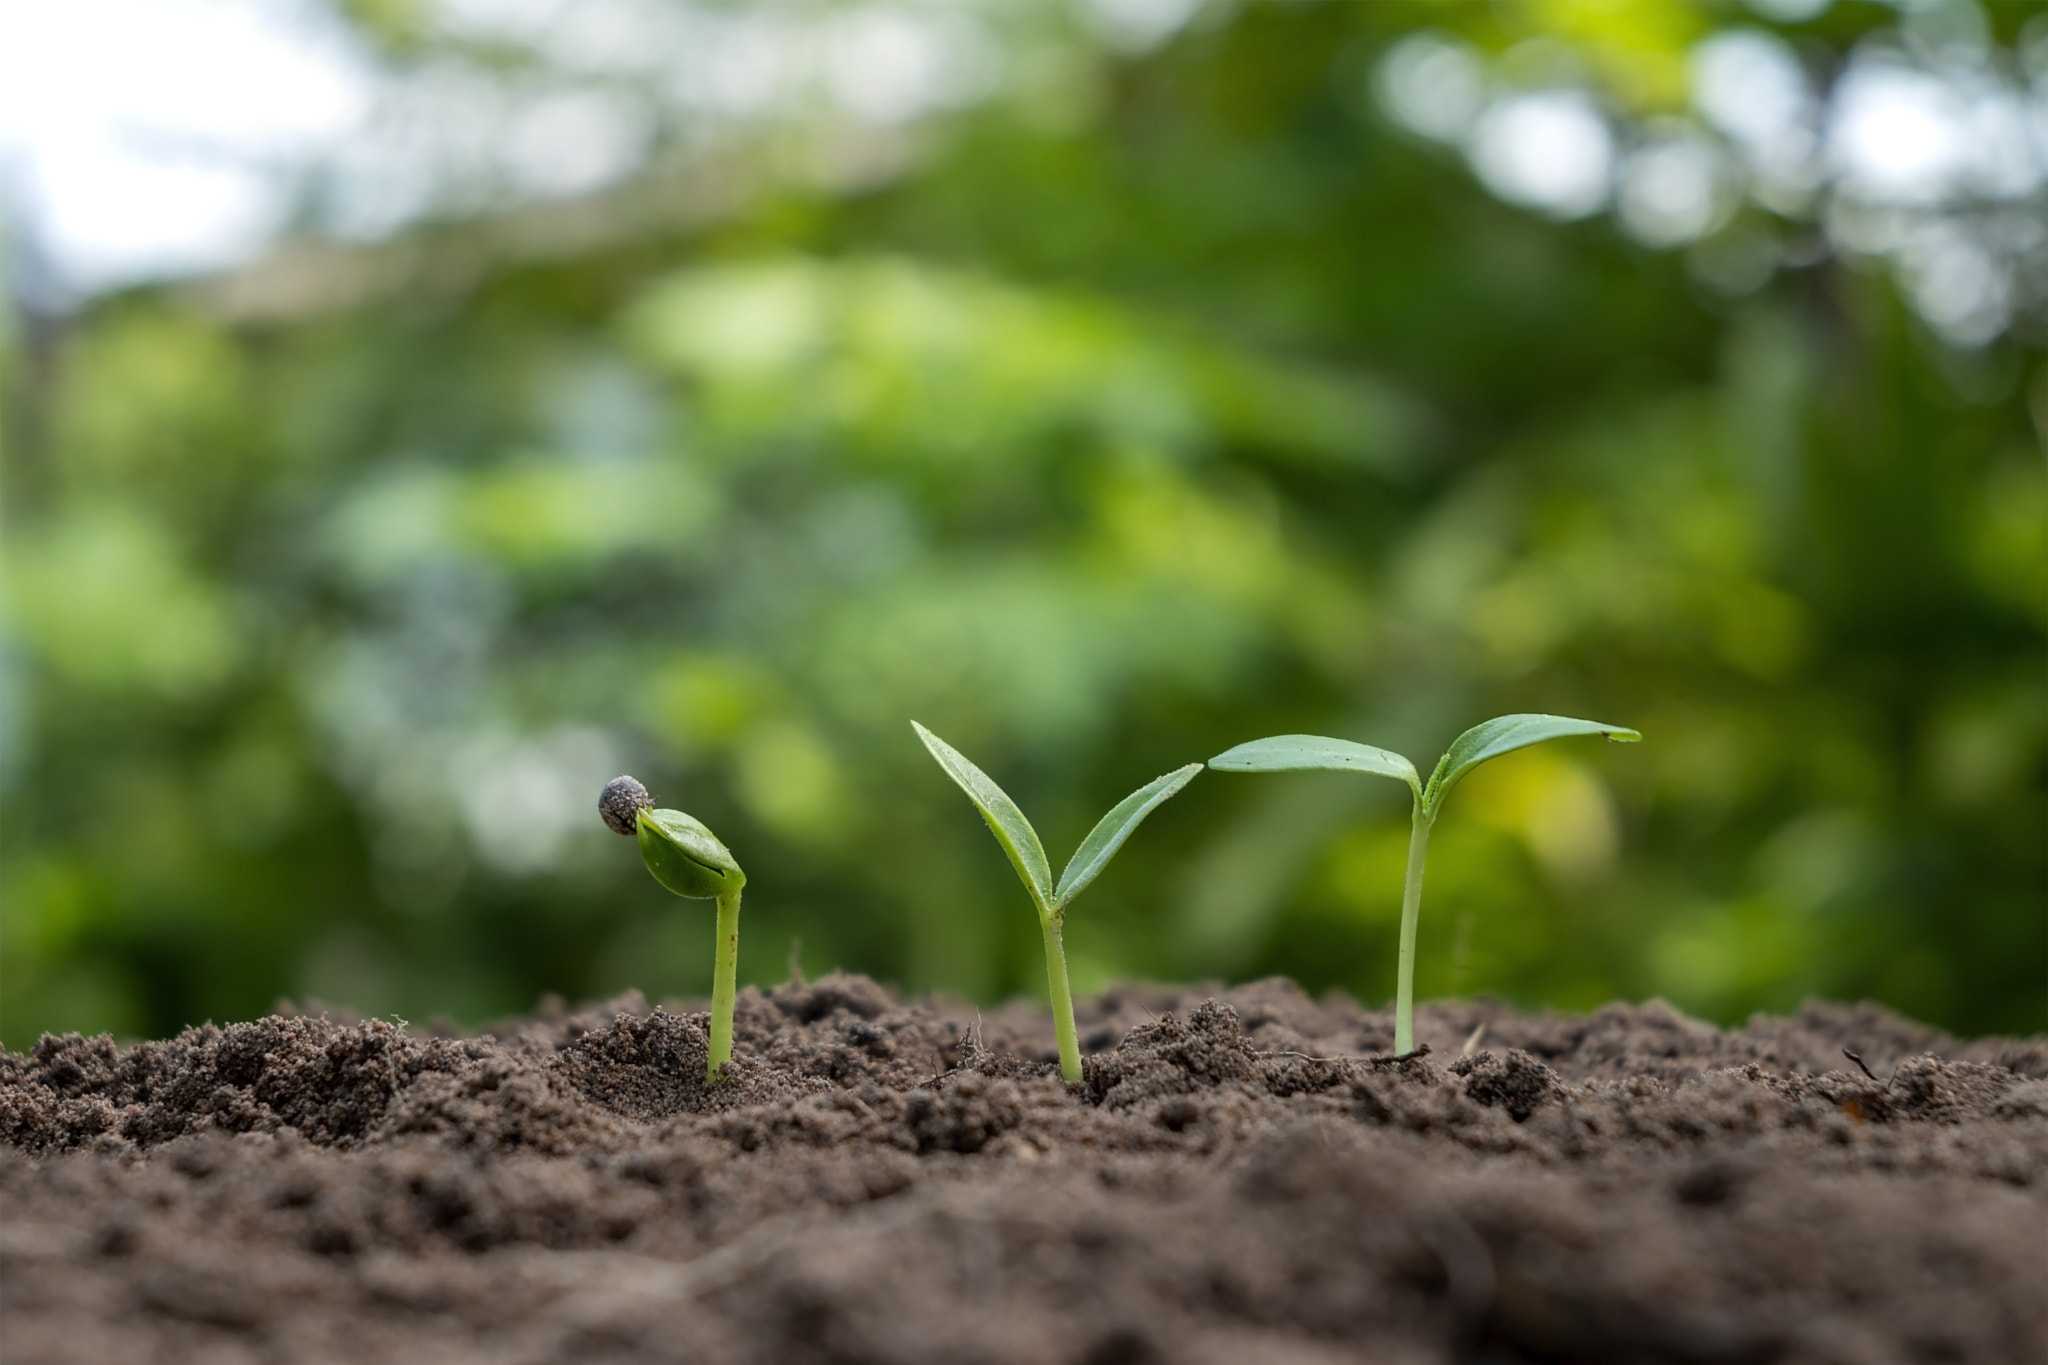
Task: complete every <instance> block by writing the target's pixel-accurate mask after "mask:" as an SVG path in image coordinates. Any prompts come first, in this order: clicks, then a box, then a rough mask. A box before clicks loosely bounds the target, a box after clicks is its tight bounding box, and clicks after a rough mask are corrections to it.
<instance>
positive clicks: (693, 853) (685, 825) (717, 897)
mask: <svg viewBox="0 0 2048 1365" xmlns="http://www.w3.org/2000/svg"><path fill="white" fill-rule="evenodd" d="M597 809H598V813H599V814H601V815H602V816H604V822H605V823H606V824H607V825H610V826H611V827H612V828H613V829H614V830H616V831H617V832H619V833H620V834H623V835H625V836H627V837H628V838H634V837H637V838H638V839H639V841H640V860H641V861H642V862H644V863H646V864H647V870H648V871H649V872H652V873H653V874H654V880H656V881H658V882H660V883H661V884H662V885H663V886H665V887H667V888H668V889H669V890H671V891H673V892H675V893H676V894H677V895H678V896H685V897H688V898H689V899H691V900H712V901H717V902H718V956H717V960H716V963H715V965H714V966H713V968H712V973H711V1050H710V1053H709V1055H708V1056H707V1057H706V1058H705V1062H704V1084H705V1085H707V1086H711V1085H716V1084H717V1083H718V1072H719V1069H720V1068H722V1067H723V1066H724V1065H725V1064H726V1063H727V1062H729V1061H731V1060H732V1006H733V997H734V995H735V994H736V993H737V989H736V982H737V978H738V975H739V963H740V888H741V887H743V886H745V885H746V884H747V874H746V873H744V872H742V871H740V865H739V864H738V863H737V862H734V861H733V856H732V854H730V853H728V852H727V851H726V847H725V845H724V844H721V843H719V842H718V838H717V836H716V835H714V834H712V832H711V831H710V830H708V829H706V828H704V826H703V824H702V823H700V822H699V821H698V820H696V819H695V818H694V817H692V816H688V815H685V814H683V813H682V812H681V811H679V810H656V809H655V808H654V798H653V797H651V796H649V795H648V794H647V788H645V787H643V786H641V785H640V784H639V783H638V782H637V781H635V780H634V779H632V778H630V777H615V778H613V779H612V780H611V781H609V782H607V783H605V787H604V793H603V794H602V795H600V796H599V797H598V798H597Z"/></svg>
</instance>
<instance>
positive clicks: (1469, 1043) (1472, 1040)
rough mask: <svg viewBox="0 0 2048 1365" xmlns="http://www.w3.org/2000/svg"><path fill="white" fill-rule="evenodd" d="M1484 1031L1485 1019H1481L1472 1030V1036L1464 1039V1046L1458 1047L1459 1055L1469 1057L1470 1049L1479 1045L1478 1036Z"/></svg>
mask: <svg viewBox="0 0 2048 1365" xmlns="http://www.w3.org/2000/svg"><path fill="white" fill-rule="evenodd" d="M1485 1032H1486V1021H1485V1020H1484V1019H1481V1020H1480V1021H1479V1027H1478V1028H1475V1029H1473V1030H1472V1036H1471V1037H1469V1038H1467V1039H1466V1040H1465V1046H1463V1047H1461V1048H1459V1049H1458V1055H1459V1056H1460V1057H1470V1056H1471V1055H1472V1049H1473V1048H1475V1047H1478V1046H1479V1039H1480V1037H1481V1036H1482V1035H1483V1034H1484V1033H1485Z"/></svg>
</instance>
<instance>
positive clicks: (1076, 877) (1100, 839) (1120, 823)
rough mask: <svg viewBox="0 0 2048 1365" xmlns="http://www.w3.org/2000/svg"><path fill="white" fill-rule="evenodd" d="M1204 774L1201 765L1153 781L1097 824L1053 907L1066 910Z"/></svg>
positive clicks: (1064, 876)
mask: <svg viewBox="0 0 2048 1365" xmlns="http://www.w3.org/2000/svg"><path fill="white" fill-rule="evenodd" d="M1200 771H1202V765H1201V764H1199V763H1190V764H1188V766H1187V767H1185V768H1176V769H1174V771H1172V772H1170V773H1168V774H1166V776H1164V777H1155V778H1153V779H1152V780H1151V781H1150V782H1147V783H1146V784H1145V785H1144V786H1142V787H1140V788H1138V789H1137V790H1136V791H1134V792H1132V793H1131V794H1130V795H1129V796H1126V797H1125V798H1124V799H1123V800H1121V801H1119V802H1117V803H1116V806H1115V808H1114V809H1112V810H1111V811H1110V812H1109V814H1107V815H1105V816H1103V817H1102V818H1101V819H1100V820H1098V821H1096V823H1095V828H1094V829H1091V830H1089V831H1088V837H1087V838H1085V839H1083V840H1082V841H1081V846H1080V847H1079V848H1077V849H1075V850H1074V856H1073V857H1072V858H1069V859H1068V860H1067V870H1066V871H1064V872H1062V873H1060V885H1059V890H1058V891H1057V892H1056V893H1055V894H1054V896H1053V903H1054V904H1056V905H1057V906H1059V907H1060V908H1061V909H1062V910H1064V909H1065V908H1066V906H1067V903H1068V902H1069V901H1071V900H1073V899H1074V897H1076V896H1078V895H1080V894H1081V888H1083V887H1085V886H1086V885H1088V883H1090V882H1092V881H1094V880H1095V878H1096V877H1097V876H1098V875H1100V874H1101V872H1102V869H1103V868H1105V867H1108V866H1109V860H1110V859H1111V858H1114V857H1115V856H1116V851H1117V850H1118V849H1120V848H1122V847H1123V846H1124V840H1126V839H1128V838H1130V837H1131V831H1132V830H1135V829H1136V828H1137V827H1138V826H1139V825H1140V824H1141V823H1143V822H1144V819H1145V817H1146V816H1148V815H1150V814H1151V813H1152V812H1153V811H1155V810H1157V809H1158V808H1159V807H1160V806H1162V805H1164V804H1165V803H1166V800H1167V798H1169V797H1171V796H1172V795H1173V794H1174V793H1175V792H1178V791H1179V790H1180V789H1181V788H1182V787H1185V786H1186V785H1187V784H1188V783H1190V782H1192V781H1194V780H1195V774H1196V773H1199V772H1200Z"/></svg>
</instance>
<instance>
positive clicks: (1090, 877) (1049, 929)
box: [910, 721, 1202, 1085]
mask: <svg viewBox="0 0 2048 1365" xmlns="http://www.w3.org/2000/svg"><path fill="white" fill-rule="evenodd" d="M910 724H911V728H912V729H914V730H916V731H917V737H918V738H919V739H921V740H923V741H924V747H925V748H927V749H929V750H931V755H932V757H933V758H935V759H937V760H938V762H939V766H940V767H941V768H943V769H945V772H946V776H948V777H950V778H952V779H953V781H954V783H955V784H956V785H957V786H958V787H959V788H960V790H961V791H963V792H966V793H967V799H968V800H969V801H972V802H973V803H974V808H975V809H976V810H978V811H980V812H981V818H982V819H984V820H986V821H988V827H989V832H990V833H992V834H994V835H995V836H996V842H997V843H998V844H1000V845H1002V849H1003V852H1004V853H1007V854H1008V855H1009V857H1010V865H1011V866H1012V867H1014V868H1016V869H1017V877H1018V880H1020V881H1022V882H1023V883H1024V889H1025V890H1026V891H1028V892H1030V893H1031V903H1032V904H1033V905H1034V906H1036V907H1037V908H1038V927H1039V929H1040V931H1041V932H1042V933H1043V934H1044V937H1045V980H1046V986H1047V988H1048V989H1049V990H1050V992H1051V994H1052V1025H1053V1031H1054V1032H1055V1033H1056V1034H1058V1035H1059V1045H1060V1075H1061V1076H1062V1077H1064V1078H1065V1079H1066V1081H1067V1082H1068V1084H1070V1085H1071V1084H1078V1083H1079V1082H1080V1080H1081V1046H1080V1042H1079V1040H1078V1038H1077V1036H1076V1034H1075V1032H1074V997H1073V992H1072V991H1071V990H1070V989H1069V988H1068V986H1067V953H1066V948H1065V946H1064V944H1063V942H1062V940H1061V937H1060V934H1061V930H1063V929H1064V928H1065V927H1066V920H1067V907H1068V906H1069V905H1071V904H1073V901H1074V897H1076V896H1078V895H1080V894H1081V892H1082V890H1083V889H1085V888H1086V887H1087V885H1088V884H1089V883H1090V882H1092V881H1094V880H1095V879H1096V877H1098V876H1099V875H1101V872H1102V869H1103V868H1105V867H1107V866H1109V860H1110V859H1111V858H1114V857H1115V856H1116V851H1117V850H1118V849H1120V848H1122V847H1123V846H1124V840H1126V839H1128V838H1130V837H1131V831H1133V830H1135V829H1136V828H1137V827H1138V826H1139V824H1141V823H1142V822H1143V821H1144V819H1145V817H1146V816H1148V815H1150V814H1151V813H1152V812H1153V811H1155V810H1157V809H1159V807H1160V805H1161V804H1163V803H1164V802H1165V801H1166V800H1167V798H1168V797H1171V796H1172V795H1173V794H1174V793H1175V792H1177V791H1179V790H1180V789H1181V788H1182V787H1185V786H1186V785H1187V784H1188V783H1190V782H1192V781H1194V780H1195V775H1196V774H1197V773H1199V772H1201V771H1202V765H1201V764H1199V763H1190V764H1188V765H1187V766H1186V767H1185V768H1176V769H1175V770H1174V771H1172V772H1170V773H1168V774H1166V775H1165V776H1164V777H1158V778H1154V779H1153V780H1152V781H1150V782H1147V783H1146V784H1145V785H1144V786H1142V787H1140V788H1138V789H1137V790H1136V791H1134V792H1132V793H1131V794H1130V795H1129V796H1126V797H1125V798H1124V799H1123V800H1121V801H1119V802H1117V804H1116V806H1115V807H1114V808H1113V809H1112V810H1111V811H1110V812H1109V814H1107V815H1105V816H1103V817H1102V819H1101V820H1100V821H1098V822H1097V823H1096V825H1095V828H1094V829H1092V830H1090V831H1089V832H1088V837H1087V838H1085V839H1083V840H1082V841H1081V846H1080V848H1078V849H1076V850H1075V851H1074V856H1073V857H1072V858H1071V859H1069V860H1068V862H1067V867H1066V870H1065V871H1064V872H1062V873H1060V879H1059V881H1058V883H1057V884H1055V883H1054V881H1053V879H1052V864H1050V863H1048V862H1047V861H1046V858H1045V846H1044V845H1042V844H1040V843H1039V842H1038V831H1037V830H1034V829H1033V828H1032V827H1031V822H1030V821H1029V820H1026V819H1025V818H1024V812H1023V811H1021V810H1019V809H1017V803H1016V802H1014V801H1012V800H1011V799H1010V798H1009V796H1008V795H1007V794H1006V793H1005V792H1004V791H1003V789H1002V788H1001V787H998V786H997V785H996V784H995V782H994V781H992V780H991V779H990V778H989V775H988V774H987V773H985V772H983V771H982V770H981V769H979V768H977V767H975V766H974V765H973V764H972V763H970V762H968V761H967V759H966V758H965V757H964V756H963V755H962V754H961V753H960V751H959V750H957V749H955V748H954V747H953V746H952V745H950V744H948V743H946V741H944V740H943V739H940V738H939V737H938V736H937V735H935V734H933V733H932V732H931V731H929V730H927V729H925V728H924V727H923V726H922V725H919V724H918V723H917V722H916V721H912V722H910Z"/></svg>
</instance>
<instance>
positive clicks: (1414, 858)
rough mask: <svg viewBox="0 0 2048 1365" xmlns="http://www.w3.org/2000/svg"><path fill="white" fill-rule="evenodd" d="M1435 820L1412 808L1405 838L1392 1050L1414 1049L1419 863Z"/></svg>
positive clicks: (1420, 901) (1419, 885)
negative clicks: (1405, 869)
mask: <svg viewBox="0 0 2048 1365" xmlns="http://www.w3.org/2000/svg"><path fill="white" fill-rule="evenodd" d="M1434 823H1435V821H1434V820H1433V819H1432V818H1430V817H1428V816H1425V815H1424V814H1423V813H1422V804H1421V802H1417V803H1416V806H1415V821H1414V825H1413V827H1412V829H1411V830H1410V832H1409V835H1408V881H1407V884H1406V885H1405V886H1403V887H1402V889H1401V960H1400V964H1399V966H1398V968H1397V970H1398V971H1399V973H1400V975H1399V977H1398V978H1397V980H1396V981H1395V984H1394V1051H1395V1052H1396V1053H1397V1054H1399V1053H1404V1052H1413V1051H1414V1050H1415V921H1416V919H1417V918H1419V916H1420V913H1421V910H1422V862H1423V859H1424V858H1426V857H1427V856H1428V855H1429V827H1430V826H1431V825H1432V824H1434Z"/></svg>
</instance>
